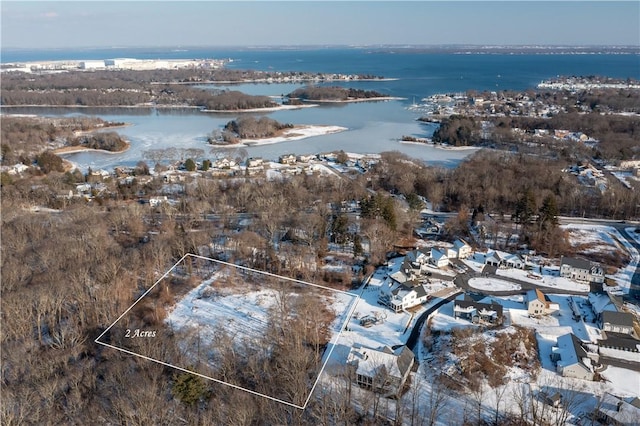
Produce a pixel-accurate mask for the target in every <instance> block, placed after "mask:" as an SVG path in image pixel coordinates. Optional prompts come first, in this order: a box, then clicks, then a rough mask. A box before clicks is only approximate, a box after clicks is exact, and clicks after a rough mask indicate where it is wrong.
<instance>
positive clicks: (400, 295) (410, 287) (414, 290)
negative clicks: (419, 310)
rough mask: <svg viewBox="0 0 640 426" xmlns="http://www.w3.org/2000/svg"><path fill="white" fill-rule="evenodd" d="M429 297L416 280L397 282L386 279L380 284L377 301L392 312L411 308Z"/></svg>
mask: <svg viewBox="0 0 640 426" xmlns="http://www.w3.org/2000/svg"><path fill="white" fill-rule="evenodd" d="M428 299H429V295H428V294H427V291H426V290H425V288H424V286H423V285H422V284H420V283H418V282H417V281H406V282H402V283H401V282H398V281H395V280H387V281H385V282H384V283H382V285H381V286H380V290H379V291H378V302H379V303H381V304H383V305H385V306H387V307H389V308H390V309H391V310H392V311H394V312H401V311H403V310H405V309H409V308H413V307H414V306H418V305H420V304H422V303H425V302H426V301H427V300H428Z"/></svg>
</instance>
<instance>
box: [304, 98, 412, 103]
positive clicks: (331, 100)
mask: <svg viewBox="0 0 640 426" xmlns="http://www.w3.org/2000/svg"><path fill="white" fill-rule="evenodd" d="M406 99H407V98H402V97H399V96H383V97H378V98H355V99H335V100H334V99H303V100H302V102H315V103H322V104H348V103H352V102H383V101H403V100H406Z"/></svg>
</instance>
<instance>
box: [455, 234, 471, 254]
mask: <svg viewBox="0 0 640 426" xmlns="http://www.w3.org/2000/svg"><path fill="white" fill-rule="evenodd" d="M453 249H454V250H455V251H456V253H457V256H458V259H466V258H468V257H469V256H471V251H472V250H471V246H470V245H469V244H467V242H466V241H465V240H463V239H461V238H459V239H457V240H455V241H454V243H453Z"/></svg>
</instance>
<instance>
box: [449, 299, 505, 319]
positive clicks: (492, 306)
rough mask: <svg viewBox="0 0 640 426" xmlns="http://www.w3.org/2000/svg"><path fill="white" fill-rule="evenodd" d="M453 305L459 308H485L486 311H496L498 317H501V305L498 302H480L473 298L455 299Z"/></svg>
mask: <svg viewBox="0 0 640 426" xmlns="http://www.w3.org/2000/svg"><path fill="white" fill-rule="evenodd" d="M453 303H454V306H459V307H461V308H463V309H464V308H468V307H474V308H476V309H477V310H482V309H486V310H487V311H496V313H497V314H498V316H499V317H502V305H500V304H498V303H493V302H491V303H480V302H476V301H474V300H456V301H455V302H453Z"/></svg>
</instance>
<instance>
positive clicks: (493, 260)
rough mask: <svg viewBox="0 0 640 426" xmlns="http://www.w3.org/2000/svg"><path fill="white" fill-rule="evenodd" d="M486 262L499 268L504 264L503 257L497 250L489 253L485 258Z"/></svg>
mask: <svg viewBox="0 0 640 426" xmlns="http://www.w3.org/2000/svg"><path fill="white" fill-rule="evenodd" d="M484 264H485V265H489V266H495V267H496V268H498V267H499V266H500V265H502V257H500V254H499V253H498V252H496V251H494V252H490V253H487V254H486V255H485V258H484Z"/></svg>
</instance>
